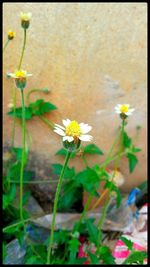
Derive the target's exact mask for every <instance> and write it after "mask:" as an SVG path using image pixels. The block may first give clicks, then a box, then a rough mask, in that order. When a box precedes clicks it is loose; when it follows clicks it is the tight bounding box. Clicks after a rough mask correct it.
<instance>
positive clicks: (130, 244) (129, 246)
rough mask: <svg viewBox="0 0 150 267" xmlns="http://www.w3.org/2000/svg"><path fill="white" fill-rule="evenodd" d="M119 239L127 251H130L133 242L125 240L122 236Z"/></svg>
mask: <svg viewBox="0 0 150 267" xmlns="http://www.w3.org/2000/svg"><path fill="white" fill-rule="evenodd" d="M120 239H121V240H122V241H123V242H124V243H125V245H126V246H127V247H128V249H129V250H132V247H133V242H132V241H131V240H129V239H127V238H126V237H124V236H121V237H120Z"/></svg>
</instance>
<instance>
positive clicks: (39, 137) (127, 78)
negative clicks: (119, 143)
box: [3, 3, 147, 190]
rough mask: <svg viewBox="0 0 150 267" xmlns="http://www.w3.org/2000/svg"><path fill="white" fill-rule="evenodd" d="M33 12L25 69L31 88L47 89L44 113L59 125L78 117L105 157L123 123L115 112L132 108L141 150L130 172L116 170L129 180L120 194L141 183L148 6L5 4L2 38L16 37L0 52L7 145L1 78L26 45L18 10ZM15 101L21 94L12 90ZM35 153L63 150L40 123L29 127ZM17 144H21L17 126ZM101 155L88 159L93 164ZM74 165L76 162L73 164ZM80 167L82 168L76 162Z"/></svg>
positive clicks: (131, 129) (8, 88)
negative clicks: (127, 106)
mask: <svg viewBox="0 0 150 267" xmlns="http://www.w3.org/2000/svg"><path fill="white" fill-rule="evenodd" d="M21 11H23V12H32V15H33V17H32V20H31V25H30V28H29V29H28V32H27V46H26V51H25V55H24V59H23V65H22V67H23V68H24V69H27V71H28V72H30V73H33V77H32V78H30V80H29V82H28V88H27V89H26V90H28V89H29V88H37V87H38V88H40V87H48V88H49V89H51V93H50V94H49V95H43V94H42V93H38V94H36V96H35V95H34V96H33V98H32V99H33V100H35V99H36V97H43V98H44V99H45V100H48V101H51V102H52V103H53V104H55V105H56V106H57V107H58V111H54V112H53V113H51V114H48V115H46V117H47V118H48V119H51V120H52V121H54V122H56V123H59V124H61V119H63V118H70V119H72V120H73V119H76V120H77V121H79V122H85V123H88V124H90V125H92V126H93V130H92V132H91V134H92V135H93V137H94V140H93V141H94V143H95V144H97V145H98V146H99V147H100V148H101V149H102V150H103V151H105V152H107V151H108V149H109V148H110V145H111V143H112V141H113V139H114V137H115V134H116V129H117V127H118V126H119V123H120V119H119V117H118V116H117V114H115V113H114V106H115V105H116V104H118V103H130V104H131V105H132V106H133V107H134V108H135V109H136V111H135V113H134V115H133V116H132V117H130V118H129V124H128V126H127V130H128V133H129V135H131V136H135V135H136V130H135V128H136V126H137V125H140V126H141V127H142V128H141V133H140V135H139V137H138V138H137V139H136V141H135V143H136V145H137V146H138V147H141V148H142V152H141V153H139V154H138V155H139V165H138V166H137V167H136V170H135V172H134V173H133V174H132V175H129V173H128V170H127V161H126V160H123V161H122V164H121V171H122V172H123V173H124V175H125V177H126V183H125V186H124V187H123V190H128V189H130V188H131V187H132V186H136V185H138V184H139V183H140V182H142V181H144V180H145V179H146V177H147V167H146V161H147V152H146V146H147V142H146V140H147V136H146V134H147V128H146V122H147V84H146V80H147V68H146V65H147V53H146V52H147V47H146V45H147V4H146V3H68V4H67V3H5V4H3V22H4V24H3V25H4V26H3V35H4V41H5V40H6V38H7V31H8V30H9V29H12V30H14V31H15V32H16V38H15V39H14V40H13V41H12V42H11V44H10V45H9V47H8V48H7V50H6V52H5V54H4V68H3V70H4V88H3V89H4V99H3V104H4V117H3V118H4V128H3V132H4V143H6V142H10V136H11V123H12V120H11V119H10V118H9V117H8V116H7V115H6V112H7V111H8V107H7V105H8V103H9V101H10V98H11V96H12V88H13V83H12V81H11V80H8V79H6V77H5V73H6V72H7V71H13V70H14V69H15V68H16V66H17V65H18V61H19V57H20V53H21V47H22V42H23V30H22V28H21V27H20V18H19V14H20V12H21ZM17 104H18V105H20V95H19V92H18V93H17ZM28 129H29V131H30V133H31V136H32V150H33V151H35V152H36V153H40V154H41V155H43V157H46V158H48V159H49V161H50V163H54V162H56V161H57V162H62V159H61V158H58V157H56V156H55V155H54V154H55V151H56V150H58V149H59V148H60V147H61V141H60V138H59V136H57V135H56V134H55V133H53V132H51V130H50V129H49V128H48V126H45V125H44V123H43V122H41V121H40V120H39V119H38V118H34V119H33V120H32V121H30V122H28ZM15 145H16V146H20V145H21V131H20V127H17V131H16V142H15ZM103 159H104V157H103V158H100V157H93V158H92V160H91V161H90V162H91V164H94V163H95V162H99V163H100V162H101V161H102V160H103ZM71 164H74V162H73V161H72V163H71ZM75 164H76V166H77V168H78V169H81V168H82V167H83V164H79V163H78V162H76V163H75Z"/></svg>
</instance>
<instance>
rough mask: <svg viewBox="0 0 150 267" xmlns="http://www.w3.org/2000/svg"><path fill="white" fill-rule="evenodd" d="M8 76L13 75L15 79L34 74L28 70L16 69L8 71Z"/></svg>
mask: <svg viewBox="0 0 150 267" xmlns="http://www.w3.org/2000/svg"><path fill="white" fill-rule="evenodd" d="M7 76H9V77H12V78H14V79H19V78H27V77H29V76H32V74H30V73H27V71H26V70H16V71H15V72H14V73H8V74H7Z"/></svg>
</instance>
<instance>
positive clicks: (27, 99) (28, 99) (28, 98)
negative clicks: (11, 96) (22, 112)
mask: <svg viewBox="0 0 150 267" xmlns="http://www.w3.org/2000/svg"><path fill="white" fill-rule="evenodd" d="M34 92H43V89H31V90H30V91H29V92H28V93H27V96H26V101H27V103H28V104H29V103H30V95H31V94H32V93H34Z"/></svg>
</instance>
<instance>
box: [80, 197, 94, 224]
mask: <svg viewBox="0 0 150 267" xmlns="http://www.w3.org/2000/svg"><path fill="white" fill-rule="evenodd" d="M92 198H93V194H92V193H91V194H90V195H89V197H88V199H87V202H86V203H85V206H84V210H83V212H82V215H81V217H80V220H79V224H80V223H81V222H82V221H83V219H84V217H85V214H86V212H87V210H88V208H89V206H90V204H91V200H92Z"/></svg>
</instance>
